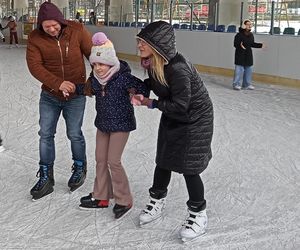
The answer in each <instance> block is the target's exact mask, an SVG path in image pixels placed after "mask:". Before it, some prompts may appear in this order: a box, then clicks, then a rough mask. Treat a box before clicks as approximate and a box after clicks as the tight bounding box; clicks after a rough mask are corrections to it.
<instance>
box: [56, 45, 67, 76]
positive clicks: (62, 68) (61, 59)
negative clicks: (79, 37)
mask: <svg viewBox="0 0 300 250" xmlns="http://www.w3.org/2000/svg"><path fill="white" fill-rule="evenodd" d="M57 46H58V48H59V53H60V62H61V71H62V74H63V80H65V69H64V59H63V54H62V51H61V46H60V42H59V40H57Z"/></svg>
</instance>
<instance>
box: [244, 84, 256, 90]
mask: <svg viewBox="0 0 300 250" xmlns="http://www.w3.org/2000/svg"><path fill="white" fill-rule="evenodd" d="M244 89H245V90H254V89H255V87H254V86H253V85H249V86H248V87H246V88H244Z"/></svg>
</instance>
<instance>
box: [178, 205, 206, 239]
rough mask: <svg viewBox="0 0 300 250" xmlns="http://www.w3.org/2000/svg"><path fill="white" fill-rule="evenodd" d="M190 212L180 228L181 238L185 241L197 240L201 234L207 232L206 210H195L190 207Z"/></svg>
mask: <svg viewBox="0 0 300 250" xmlns="http://www.w3.org/2000/svg"><path fill="white" fill-rule="evenodd" d="M188 213H189V215H188V217H187V218H186V220H185V222H184V224H183V225H182V227H181V229H180V230H179V238H181V240H182V242H184V243H185V242H190V241H193V240H196V239H197V238H198V237H199V236H201V235H203V234H205V230H206V227H207V221H208V219H207V215H206V210H202V211H200V212H193V211H191V210H190V209H188Z"/></svg>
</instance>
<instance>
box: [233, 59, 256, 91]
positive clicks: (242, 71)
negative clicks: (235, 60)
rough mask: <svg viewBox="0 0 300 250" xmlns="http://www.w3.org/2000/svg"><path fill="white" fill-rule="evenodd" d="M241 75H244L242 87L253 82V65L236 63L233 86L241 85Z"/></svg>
mask: <svg viewBox="0 0 300 250" xmlns="http://www.w3.org/2000/svg"><path fill="white" fill-rule="evenodd" d="M241 77H243V83H242V87H243V88H247V87H248V86H249V85H251V82H252V66H241V65H235V70H234V78H233V87H234V86H241V84H240V82H241Z"/></svg>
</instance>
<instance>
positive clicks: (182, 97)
mask: <svg viewBox="0 0 300 250" xmlns="http://www.w3.org/2000/svg"><path fill="white" fill-rule="evenodd" d="M137 36H138V37H139V38H141V39H143V40H144V41H146V42H147V43H148V44H150V45H151V46H152V47H153V48H154V49H155V50H156V51H157V52H158V53H159V54H161V55H162V56H163V57H164V58H165V59H166V60H167V62H168V63H167V65H165V67H164V75H165V78H166V81H167V84H168V87H166V86H164V85H162V84H161V83H159V82H158V81H156V80H155V79H154V78H153V77H152V75H151V72H150V71H149V72H148V73H149V79H147V80H145V83H146V84H147V86H148V87H149V88H150V89H151V90H153V92H154V93H155V94H156V95H157V96H158V103H157V107H158V109H159V110H160V111H162V115H161V119H160V125H159V132H158V142H157V154H156V164H157V166H158V167H160V168H163V169H168V170H171V171H175V172H178V173H183V174H199V173H201V172H202V171H203V170H204V169H205V168H206V167H207V165H208V162H209V160H210V159H211V157H212V152H211V141H212V135H213V105H212V102H211V99H210V97H209V95H208V92H207V90H206V88H205V86H204V84H203V82H202V80H201V78H200V76H199V73H198V72H197V70H196V69H195V68H194V66H193V65H192V64H191V63H190V62H188V61H187V60H186V59H185V58H184V57H183V56H182V55H181V54H179V53H177V52H176V47H175V36H174V31H173V28H172V26H171V25H170V24H168V23H166V22H163V21H159V22H155V23H152V24H149V25H148V26H147V27H146V28H144V29H143V30H142V31H141V32H140V33H139V34H138V35H137Z"/></svg>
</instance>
